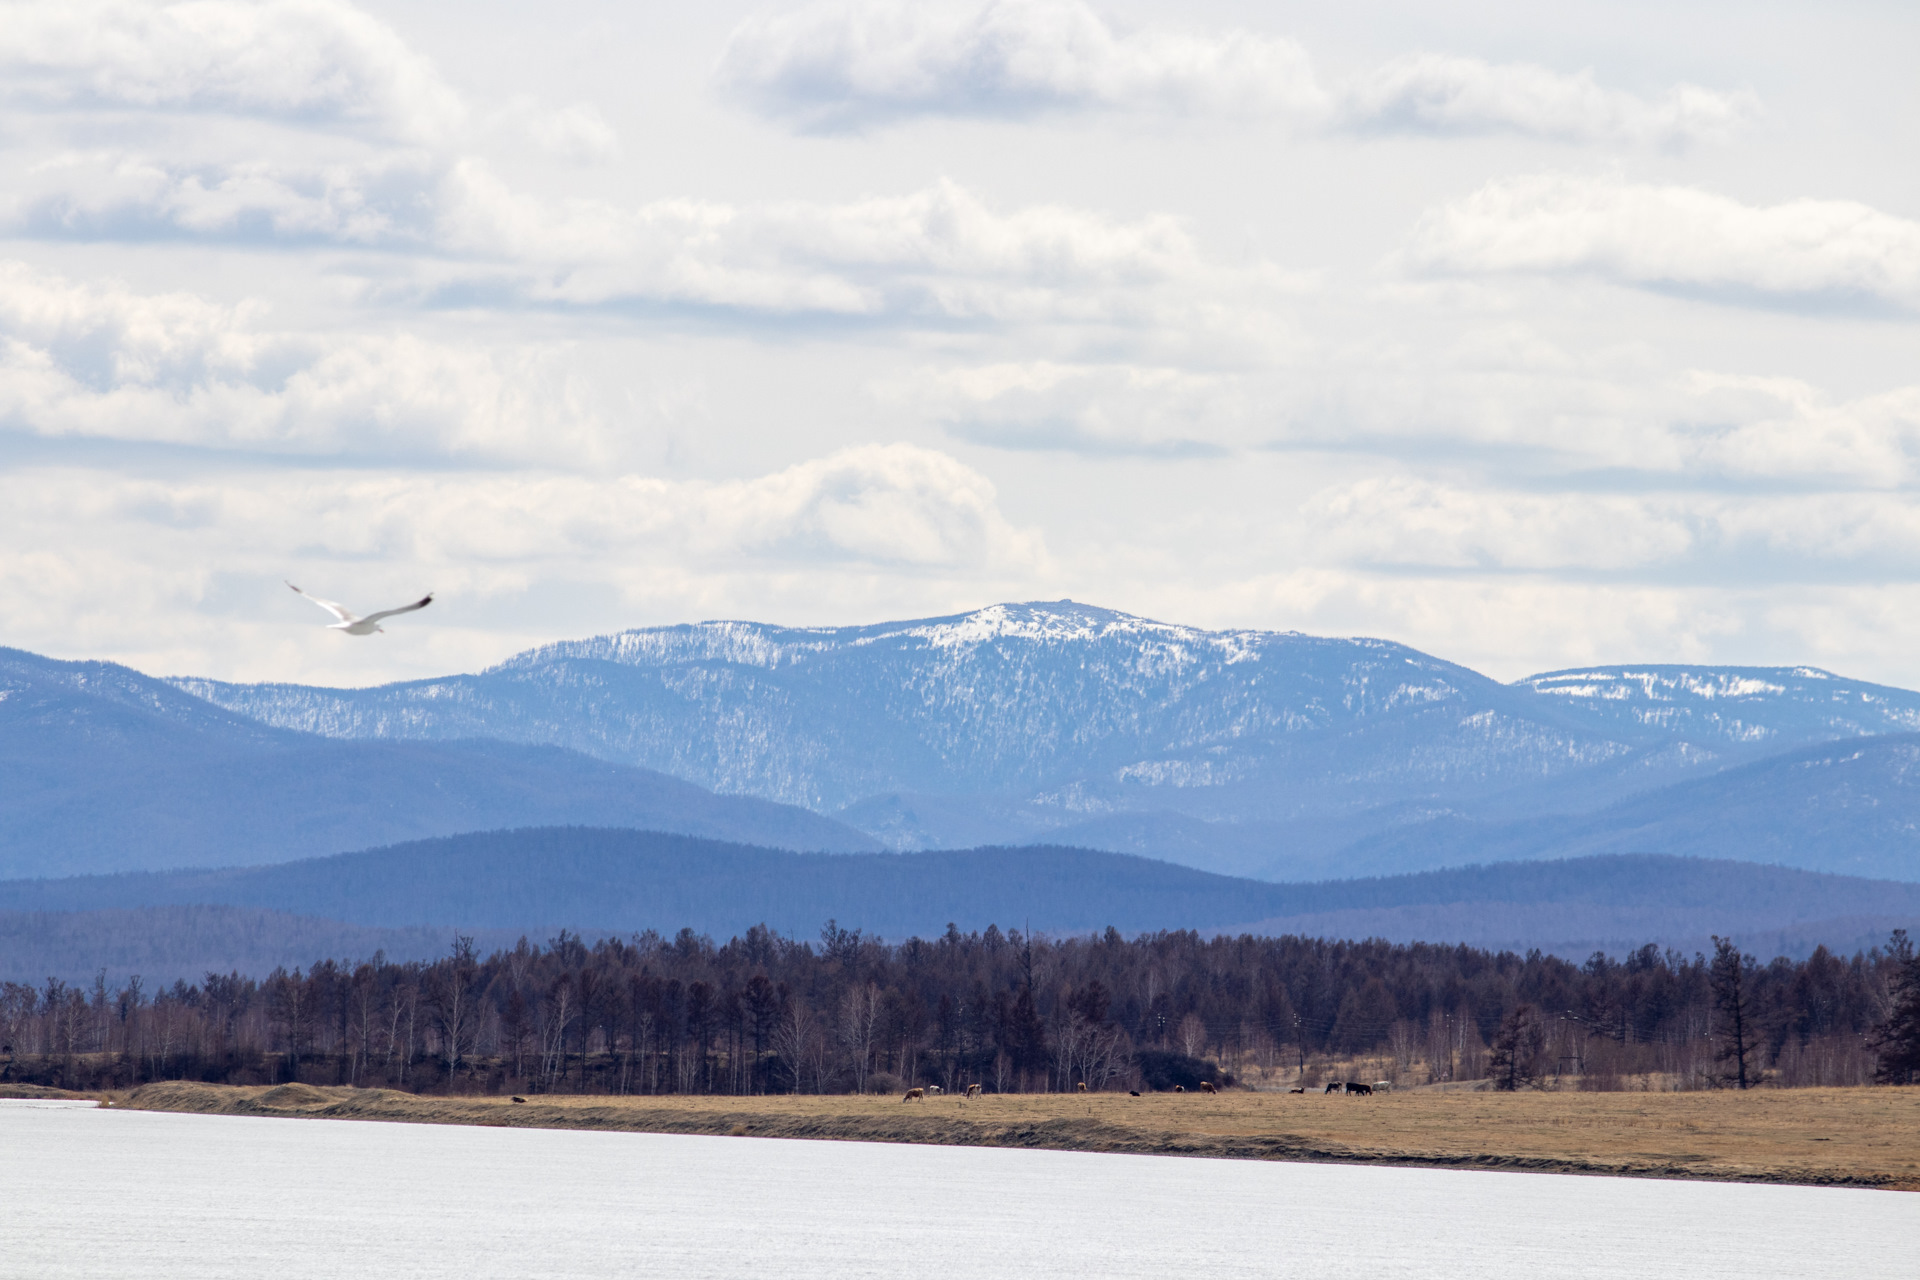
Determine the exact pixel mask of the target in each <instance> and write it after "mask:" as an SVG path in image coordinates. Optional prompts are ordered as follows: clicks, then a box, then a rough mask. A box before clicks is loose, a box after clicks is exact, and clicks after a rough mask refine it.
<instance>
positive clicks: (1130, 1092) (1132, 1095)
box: [1127, 1089, 1140, 1098]
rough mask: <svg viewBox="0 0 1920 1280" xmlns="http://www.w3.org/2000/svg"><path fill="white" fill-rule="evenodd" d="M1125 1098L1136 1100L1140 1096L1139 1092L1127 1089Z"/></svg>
mask: <svg viewBox="0 0 1920 1280" xmlns="http://www.w3.org/2000/svg"><path fill="white" fill-rule="evenodd" d="M1127 1096H1128V1097H1129V1098H1137V1097H1139V1096H1140V1091H1139V1090H1138V1089H1129V1090H1127Z"/></svg>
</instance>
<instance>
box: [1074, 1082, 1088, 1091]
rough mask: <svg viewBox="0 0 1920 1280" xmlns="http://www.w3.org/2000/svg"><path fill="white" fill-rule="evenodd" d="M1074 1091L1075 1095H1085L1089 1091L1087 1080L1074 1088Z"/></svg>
mask: <svg viewBox="0 0 1920 1280" xmlns="http://www.w3.org/2000/svg"><path fill="white" fill-rule="evenodd" d="M1073 1091H1074V1092H1075V1093H1085V1092H1086V1091H1087V1082H1086V1081H1085V1080H1082V1081H1081V1082H1080V1083H1079V1084H1077V1085H1075V1086H1074V1090H1073Z"/></svg>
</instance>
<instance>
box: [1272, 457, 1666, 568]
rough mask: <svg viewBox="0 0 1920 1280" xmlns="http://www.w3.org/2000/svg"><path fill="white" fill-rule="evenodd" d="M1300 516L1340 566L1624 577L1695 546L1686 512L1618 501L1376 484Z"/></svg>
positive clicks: (1319, 500)
mask: <svg viewBox="0 0 1920 1280" xmlns="http://www.w3.org/2000/svg"><path fill="white" fill-rule="evenodd" d="M1301 516H1302V518H1303V521H1304V523H1305V525H1306V528H1307V529H1308V530H1309V533H1308V535H1307V536H1308V538H1309V540H1310V541H1311V542H1312V543H1313V544H1314V545H1315V547H1316V548H1317V550H1318V551H1319V553H1320V554H1321V555H1322V556H1327V557H1331V559H1332V560H1333V561H1334V562H1337V563H1349V564H1369V565H1378V566H1387V565H1394V566H1403V565H1414V566H1424V567H1429V568H1447V569H1470V568H1490V569H1500V570H1514V569H1531V570H1569V569H1572V570H1583V569H1585V570H1622V569H1632V568H1640V567H1643V566H1646V565H1649V564H1654V563H1659V562H1664V561H1670V560H1674V559H1677V558H1679V557H1681V556H1683V555H1685V554H1686V553H1687V552H1689V551H1691V550H1692V549H1693V548H1694V545H1695V532H1694V530H1693V528H1692V527H1691V526H1692V524H1693V521H1692V520H1690V519H1689V518H1688V513H1687V512H1686V511H1685V510H1684V506H1683V504H1680V503H1676V502H1673V501H1664V502H1663V501H1660V500H1649V499H1646V498H1639V497H1629V496H1622V495H1590V494H1516V493H1511V492H1498V491H1495V492H1484V491H1483V492H1474V491H1470V490H1465V489H1461V488H1457V487H1454V486H1450V485H1444V484H1437V483H1434V482H1432V481H1428V480H1421V479H1413V478H1404V477H1380V478H1375V479H1370V480H1364V481H1361V482H1360V483H1358V484H1353V485H1348V486H1343V487H1341V488H1339V489H1336V490H1333V491H1330V492H1324V493H1321V494H1319V495H1317V496H1316V497H1315V498H1314V499H1313V500H1311V501H1310V502H1308V503H1307V505H1306V507H1305V508H1304V509H1303V510H1302V512H1301Z"/></svg>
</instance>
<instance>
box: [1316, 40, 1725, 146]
mask: <svg viewBox="0 0 1920 1280" xmlns="http://www.w3.org/2000/svg"><path fill="white" fill-rule="evenodd" d="M1759 107H1760V104H1759V99H1758V98H1756V97H1754V95H1752V94H1751V93H1746V92H1736V93H1718V92H1715V91H1713V90H1710V89H1702V88H1700V87H1699V86H1697V85H1688V84H1683V85H1676V86H1675V87H1674V88H1672V89H1669V90H1668V91H1667V92H1666V93H1664V94H1662V95H1660V96H1659V97H1657V98H1653V99H1648V98H1643V97H1640V96H1639V95H1637V94H1632V93H1627V92H1624V91H1623V90H1619V89H1608V88H1605V87H1603V86H1602V85H1600V84H1599V83H1597V82H1596V81H1595V79H1594V77H1593V73H1592V72H1591V71H1579V72H1575V73H1574V74H1571V75H1567V74H1563V73H1561V72H1558V71H1552V70H1549V69H1547V68H1546V67H1539V66H1532V65H1529V64H1526V63H1507V64H1495V63H1489V62H1483V61H1481V60H1480V59H1478V58H1460V57H1448V56H1444V55H1440V54H1413V55H1410V56H1408V57H1404V58H1398V59H1396V60H1394V61H1392V62H1389V63H1387V64H1386V65H1385V66H1383V67H1380V68H1379V69H1377V70H1375V71H1373V72H1371V73H1370V74H1368V75H1365V76H1363V77H1361V78H1360V79H1359V80H1357V81H1355V82H1354V83H1353V84H1351V85H1349V86H1347V88H1346V89H1345V91H1344V92H1343V93H1342V94H1341V102H1340V116H1341V119H1342V120H1343V121H1344V122H1345V123H1346V125H1347V126H1348V127H1349V128H1352V129H1355V130H1358V131H1361V132H1365V133H1431V134H1474V133H1519V134H1531V135H1534V136H1537V137H1543V138H1559V139H1564V140H1567V141H1572V142H1609V141H1621V142H1642V143H1652V144H1656V145H1664V146H1677V145H1685V144H1688V143H1695V142H1713V141H1720V140H1722V139H1724V138H1726V137H1727V136H1729V135H1730V134H1732V133H1733V132H1735V131H1736V130H1737V129H1738V128H1739V127H1740V126H1741V125H1743V124H1745V123H1746V122H1747V121H1748V120H1749V119H1751V118H1752V117H1753V116H1755V115H1756V114H1758V112H1759Z"/></svg>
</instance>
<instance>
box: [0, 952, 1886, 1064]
mask: <svg viewBox="0 0 1920 1280" xmlns="http://www.w3.org/2000/svg"><path fill="white" fill-rule="evenodd" d="M0 1059H3V1061H0V1082H8V1081H11V1082H30V1083H39V1084H47V1085H54V1086H58V1087H65V1088H76V1089H100V1088H114V1087H127V1086H131V1085H135V1084H139V1083H142V1082H146V1081H152V1080H161V1079H191V1080H203V1081H210V1082H224V1083H277V1082H285V1081H304V1082H308V1083H317V1084H354V1085H366V1086H382V1087H391V1088H401V1089H409V1090H415V1091H421V1092H447V1091H451V1092H508V1091H511V1092H517V1093H539V1092H552V1093H562V1092H574V1093H596V1092H597V1093H625V1094H667V1093H731V1094H749V1093H771V1092H796V1093H798V1092H804V1093H835V1092H848V1091H877V1090H891V1089H896V1088H899V1087H902V1086H903V1085H906V1086H912V1085H924V1084H938V1085H941V1086H943V1087H946V1088H949V1089H951V1088H956V1087H964V1086H966V1085H968V1084H974V1083H978V1084H980V1085H982V1086H983V1087H984V1088H985V1089H987V1090H988V1091H995V1092H1014V1091H1048V1090H1070V1089H1075V1088H1077V1087H1078V1086H1079V1085H1080V1084H1081V1083H1085V1084H1086V1085H1087V1087H1088V1088H1090V1089H1111V1088H1171V1087H1172V1086H1173V1085H1175V1084H1184V1085H1186V1086H1187V1087H1189V1088H1191V1087H1194V1086H1195V1085H1197V1084H1198V1082H1199V1081H1200V1080H1201V1079H1212V1080H1215V1081H1219V1082H1223V1083H1224V1082H1228V1081H1231V1080H1233V1079H1235V1078H1238V1079H1240V1080H1242V1081H1244V1082H1247V1083H1255V1084H1278V1083H1304V1084H1308V1085H1313V1084H1317V1083H1318V1082H1319V1080H1320V1079H1321V1078H1322V1077H1325V1076H1332V1077H1334V1078H1339V1077H1340V1076H1341V1075H1342V1074H1343V1073H1345V1074H1351V1073H1353V1072H1355V1071H1364V1072H1368V1073H1379V1074H1381V1075H1383V1076H1384V1077H1385V1078H1387V1079H1391V1080H1393V1081H1395V1082H1396V1083H1401V1084H1424V1083H1432V1082H1442V1081H1462V1080H1487V1081H1490V1082H1491V1084H1492V1086H1493V1087H1496V1088H1520V1087H1525V1086H1531V1085H1538V1084H1541V1083H1543V1082H1546V1081H1554V1082H1556V1083H1557V1084H1558V1085H1559V1087H1577V1088H1588V1089H1610V1088H1622V1087H1648V1088H1706V1087H1720V1086H1733V1087H1742V1088H1744V1087H1749V1086H1751V1085H1756V1084H1768V1085H1775V1086H1789V1087H1790V1086H1796V1085H1840V1084H1862V1083H1867V1082H1870V1081H1874V1080H1879V1081H1882V1082H1889V1083H1913V1082H1915V1081H1916V1080H1920V959H1916V957H1915V954H1914V948H1913V945H1912V943H1911V941H1910V940H1909V939H1908V937H1907V936H1906V934H1905V933H1904V932H1897V933H1895V934H1894V935H1893V937H1892V938H1891V939H1890V940H1889V943H1888V945H1887V946H1886V947H1884V948H1882V947H1875V948H1870V949H1868V950H1865V951H1862V952H1859V953H1856V954H1855V955H1853V956H1852V957H1850V958H1849V957H1842V956H1839V955H1835V954H1833V953H1831V952H1829V951H1828V950H1826V949H1825V948H1824V947H1823V948H1820V949H1818V950H1816V951H1815V952H1814V953H1813V954H1812V955H1811V956H1809V957H1807V958H1806V959H1804V960H1799V961H1795V960H1789V959H1786V958H1779V959H1775V960H1773V961H1771V962H1769V963H1764V964H1763V963H1760V962H1758V961H1756V960H1755V959H1754V957H1752V956H1750V955H1746V954H1745V953H1743V952H1741V951H1740V950H1739V948H1738V947H1737V946H1736V945H1735V944H1734V943H1733V942H1732V941H1731V940H1726V939H1716V940H1715V951H1714V954H1713V955H1712V956H1706V955H1701V954H1696V955H1693V956H1685V955H1682V954H1680V953H1678V952H1676V951H1673V950H1665V951H1663V950H1661V949H1659V948H1657V947H1655V946H1652V945H1648V946H1645V947H1642V948H1640V949H1639V950H1637V951H1635V952H1633V953H1631V954H1629V955H1628V956H1626V957H1625V958H1624V959H1621V960H1615V959H1610V958H1609V957H1607V956H1606V955H1604V954H1601V953H1595V954H1594V955H1593V956H1592V957H1591V958H1590V959H1589V960H1587V961H1586V962H1585V963H1584V964H1575V963H1572V962H1570V961H1567V960H1564V959H1561V958H1558V957H1554V956H1549V955H1544V954H1542V953H1540V952H1538V951H1533V952H1529V953H1527V954H1526V955H1519V954H1516V953H1513V952H1491V951H1485V950H1480V949H1476V948H1473V947H1467V946H1442V945H1434V944H1423V943H1410V944H1394V943H1388V942H1383V941H1378V940H1373V941H1364V942H1348V941H1334V940H1327V939H1314V938H1301V937H1254V936H1250V935H1242V936H1239V937H1224V936H1221V937H1203V936H1201V935H1200V934H1197V933H1194V932H1159V933H1147V934H1140V935H1138V936H1135V937H1133V938H1125V937H1122V936H1121V934H1120V933H1119V932H1118V931H1117V930H1114V929H1108V930H1107V931H1106V932H1105V933H1104V934H1102V935H1097V936H1087V937H1061V938H1052V937H1044V936H1039V935H1029V934H1022V933H1021V932H1020V931H1019V930H1010V931H1007V932H1002V931H1001V930H1000V929H999V928H997V927H989V928H987V929H986V930H984V931H980V932H973V933H962V932H961V931H960V930H958V929H956V928H954V927H953V926H948V929H947V931H946V933H945V934H944V935H942V936H940V937H937V938H933V939H924V938H918V937H915V938H908V939H906V940H905V941H903V942H897V943H888V942H885V941H883V940H882V939H879V938H876V937H870V936H864V935H863V934H862V933H861V931H860V930H857V929H845V928H842V927H840V926H839V925H838V924H837V923H836V922H833V921H829V922H828V923H827V925H826V927H825V928H823V929H822V930H821V932H820V935H819V937H818V938H817V939H812V940H799V939H793V938H787V937H782V936H780V935H777V934H775V933H773V932H771V931H770V930H768V929H767V928H765V927H764V926H759V927H755V928H752V929H749V930H748V931H747V932H746V933H745V934H744V935H742V936H738V937H734V938H731V939H729V940H728V941H726V942H725V943H721V944H716V943H715V942H714V941H713V939H711V938H709V937H706V936H704V935H700V934H696V933H695V932H694V931H692V930H691V929H683V930H681V931H680V932H679V933H678V934H677V935H675V936H674V937H671V938H667V937H663V936H661V935H659V934H657V933H653V932H647V933H643V934H638V935H633V936H630V937H626V938H604V939H600V940H599V941H597V942H593V943H589V942H587V941H586V940H585V939H582V938H580V937H578V936H575V935H573V934H570V933H566V932H562V933H561V934H560V935H559V936H558V937H556V938H553V939H551V940H549V941H548V942H547V943H546V944H545V945H538V944H534V943H531V942H529V941H527V940H526V939H524V938H523V939H522V940H521V941H520V943H519V945H517V946H516V947H514V948H512V949H510V950H500V951H496V952H494V953H492V954H490V955H485V956H482V955H480V954H478V953H477V951H476V949H475V947H474V945H473V942H472V940H471V939H469V938H464V937H456V938H455V939H454V941H453V945H452V947H451V949H450V951H449V953H448V954H447V955H446V956H445V957H443V958H441V959H439V960H437V961H432V962H417V961H415V962H405V963H394V962H390V961H388V960H386V959H385V957H384V956H381V955H376V956H374V957H373V958H372V959H370V960H367V961H364V962H359V963H343V962H340V961H336V960H330V959H328V960H321V961H319V962H317V963H315V964H313V965H311V966H309V967H307V968H305V969H304V970H303V969H295V970H292V971H288V970H286V969H276V970H275V971H274V972H273V973H271V974H269V975H268V976H266V977H264V978H259V979H256V978H254V977H250V976H243V975H241V974H239V973H228V974H213V973H209V974H207V975H206V976H205V977H204V978H203V979H202V980H201V981H199V982H197V983H189V982H186V981H184V980H182V981H178V982H175V983H173V984H172V985H171V986H167V987H163V988H162V987H156V988H155V989H153V990H148V989H147V988H146V986H145V985H144V984H143V983H142V982H141V980H140V979H139V978H137V977H136V978H132V979H129V980H128V981H126V982H125V983H122V984H118V985H113V984H109V983H108V982H107V981H106V979H105V977H104V974H103V975H102V976H101V977H99V978H97V979H96V980H95V981H94V982H93V983H92V984H91V985H88V986H73V985H69V984H66V983H63V982H61V981H59V980H54V979H50V980H48V982H47V983H46V984H45V985H44V987H36V986H33V985H29V984H24V983H17V982H8V983H4V984H0Z"/></svg>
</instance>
